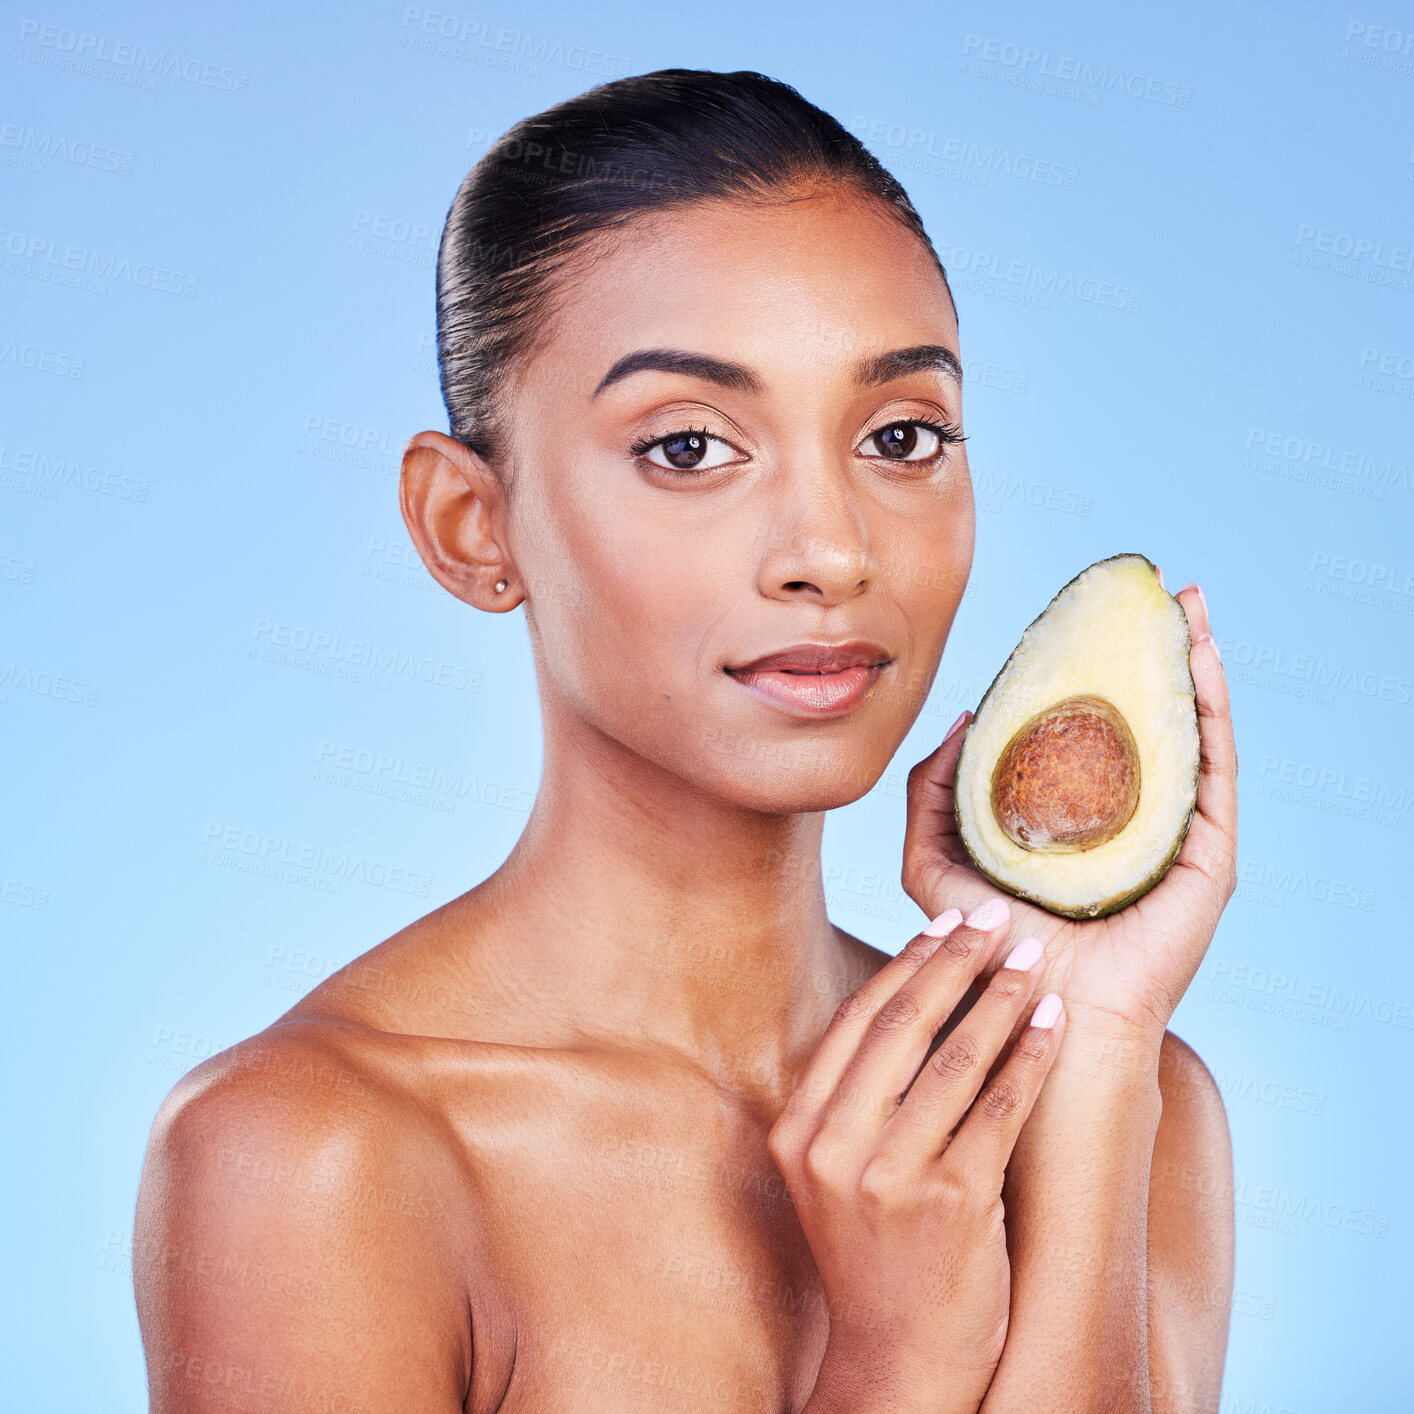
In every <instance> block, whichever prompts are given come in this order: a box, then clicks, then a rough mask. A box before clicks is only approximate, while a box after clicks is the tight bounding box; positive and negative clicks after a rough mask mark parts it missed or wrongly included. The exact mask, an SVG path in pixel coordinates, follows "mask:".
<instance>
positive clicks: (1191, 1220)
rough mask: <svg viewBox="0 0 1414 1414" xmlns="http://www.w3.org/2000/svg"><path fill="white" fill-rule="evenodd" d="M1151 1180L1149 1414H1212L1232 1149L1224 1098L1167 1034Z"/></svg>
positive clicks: (1223, 1317) (1229, 1271)
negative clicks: (1197, 1413)
mask: <svg viewBox="0 0 1414 1414" xmlns="http://www.w3.org/2000/svg"><path fill="white" fill-rule="evenodd" d="M1159 1094H1160V1097H1161V1100H1162V1104H1163V1110H1162V1114H1161V1117H1160V1119H1159V1127H1158V1133H1157V1135H1156V1136H1155V1140H1154V1158H1153V1165H1152V1167H1151V1169H1150V1175H1149V1243H1148V1247H1149V1293H1150V1301H1149V1309H1150V1315H1149V1344H1150V1368H1151V1371H1152V1372H1153V1384H1154V1391H1153V1393H1154V1409H1155V1411H1156V1414H1162V1411H1165V1410H1169V1409H1185V1410H1208V1409H1213V1410H1215V1409H1217V1407H1218V1400H1219V1396H1220V1393H1221V1384H1222V1368H1223V1359H1224V1356H1225V1353H1226V1350H1227V1331H1228V1318H1229V1315H1230V1313H1231V1307H1232V1282H1233V1262H1234V1236H1233V1169H1232V1139H1231V1135H1230V1133H1229V1130H1228V1121H1227V1111H1226V1110H1225V1109H1224V1107H1223V1101H1222V1092H1221V1091H1220V1090H1219V1088H1218V1084H1217V1082H1216V1081H1215V1080H1214V1079H1213V1076H1212V1073H1211V1072H1210V1071H1209V1070H1208V1067H1207V1066H1206V1065H1204V1063H1203V1061H1202V1059H1201V1058H1200V1057H1199V1056H1198V1054H1197V1052H1196V1051H1194V1050H1193V1048H1192V1047H1191V1046H1189V1045H1188V1044H1187V1043H1186V1042H1185V1041H1182V1040H1180V1039H1179V1038H1178V1037H1177V1036H1175V1035H1174V1034H1173V1033H1172V1032H1171V1031H1169V1032H1165V1033H1164V1039H1163V1043H1162V1045H1161V1047H1160V1050H1159Z"/></svg>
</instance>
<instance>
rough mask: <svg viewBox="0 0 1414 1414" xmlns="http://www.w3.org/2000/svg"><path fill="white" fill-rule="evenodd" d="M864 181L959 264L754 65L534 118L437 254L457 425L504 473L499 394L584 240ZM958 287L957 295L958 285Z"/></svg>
mask: <svg viewBox="0 0 1414 1414" xmlns="http://www.w3.org/2000/svg"><path fill="white" fill-rule="evenodd" d="M813 185H852V186H853V187H854V188H855V189H857V190H858V191H859V192H861V193H862V194H864V195H867V196H869V197H872V198H874V199H875V200H877V201H879V202H880V203H881V204H882V205H883V206H884V207H885V208H886V209H887V210H888V211H890V212H891V213H892V214H893V215H894V216H896V217H897V218H898V219H899V220H900V221H902V222H903V224H904V225H905V226H906V227H907V228H908V229H909V230H910V231H912V232H913V233H914V234H915V235H916V236H917V237H918V239H919V240H921V241H922V242H923V244H924V245H925V246H926V247H927V249H928V251H929V253H930V255H931V256H932V258H933V261H934V263H935V264H936V265H937V268H938V273H939V274H940V275H941V276H942V280H943V284H944V287H947V274H946V272H945V271H944V270H943V266H942V262H941V261H940V260H939V259H938V255H937V252H936V251H935V250H934V249H933V244H932V242H931V241H930V240H929V238H928V235H927V232H926V231H925V230H924V229H923V222H922V220H921V219H920V217H919V215H918V212H917V211H915V210H914V207H913V203H912V202H911V201H910V200H909V199H908V195H907V193H906V192H905V191H904V189H903V187H902V186H900V185H899V183H898V182H897V181H896V180H895V179H894V177H892V176H891V175H890V174H889V173H888V172H887V171H886V170H885V169H884V168H883V167H882V166H881V165H880V164H879V162H878V160H877V159H876V158H875V157H874V155H873V154H872V153H871V152H870V151H869V150H868V149H867V148H866V147H865V146H864V145H863V143H861V142H860V141H859V139H858V138H857V137H855V136H854V135H853V134H852V133H850V132H849V131H847V130H846V129H845V128H844V127H842V126H841V124H840V123H839V122H837V121H836V120H835V119H834V118H832V117H831V116H830V115H829V114H828V113H825V112H823V111H822V110H821V109H819V108H817V107H816V106H815V105H814V104H813V103H810V102H808V101H807V100H806V99H804V98H802V97H801V96H800V94H799V93H798V92H797V91H796V90H795V89H794V88H792V87H791V86H790V85H789V84H786V83H782V82H780V81H779V80H777V79H772V78H768V77H767V76H766V75H765V74H759V73H755V72H752V71H750V70H742V71H739V72H737V73H716V72H713V71H711V70H707V69H659V70H658V71H657V72H656V73H651V74H638V75H631V76H629V77H626V78H621V79H615V80H613V81H612V82H609V83H604V84H600V85H599V86H598V87H596V88H592V89H589V90H588V91H587V92H585V93H582V94H579V95H578V96H576V97H574V98H570V99H566V100H565V101H564V102H563V103H557V104H555V105H554V106H553V107H551V108H547V109H546V110H545V111H544V112H543V113H537V114H535V115H534V116H532V117H529V118H525V119H523V120H522V121H521V122H519V123H517V124H516V125H515V126H514V127H513V128H511V129H510V131H509V132H507V133H506V134H505V135H504V136H503V137H502V138H501V139H500V140H499V141H498V142H496V143H495V144H494V145H493V146H492V147H491V148H490V149H489V150H488V151H487V153H486V154H485V156H483V157H482V158H481V160H480V161H479V162H478V163H477V164H476V165H475V166H474V167H473V168H472V169H471V171H470V172H469V173H468V174H467V176H466V178H465V180H464V181H463V182H462V184H461V187H460V189H459V190H458V191H457V194H456V197H455V199H454V200H453V202H452V205H451V209H450V210H449V212H448V213H447V223H446V226H445V227H444V228H443V231H442V240H441V244H440V246H439V248H438V252H437V361H438V366H439V368H440V371H441V383H442V399H443V401H444V402H445V403H446V405H447V416H448V418H449V420H450V425H451V434H452V436H453V437H456V438H458V439H459V440H460V441H462V442H465V443H466V444H467V446H469V447H470V448H472V450H473V451H475V452H477V453H478V454H479V455H480V456H482V457H483V458H484V459H485V460H486V461H487V462H488V463H490V464H491V466H492V467H493V468H494V469H496V471H497V472H498V474H500V475H501V476H502V477H503V479H505V478H506V476H507V474H508V471H509V468H508V467H506V466H505V465H504V462H505V455H504V454H505V451H506V442H505V430H504V428H502V427H501V425H500V423H499V417H500V413H501V408H500V401H501V399H500V395H501V392H502V390H503V388H504V386H505V384H506V381H507V379H508V378H509V376H510V375H511V374H512V372H513V371H514V370H515V369H517V368H518V367H519V366H520V364H521V361H522V360H524V359H526V358H527V357H528V356H529V355H530V354H531V353H532V352H533V351H534V349H535V348H536V346H537V338H538V336H539V335H541V334H542V333H543V332H544V331H545V330H546V329H547V327H548V326H549V324H550V321H551V318H552V316H553V314H554V313H555V308H556V306H555V295H556V285H555V281H556V277H557V276H558V275H559V274H561V273H562V272H563V271H564V270H565V269H566V268H567V267H568V266H569V264H570V263H571V261H572V260H573V258H574V256H575V254H576V252H577V250H578V249H579V247H580V246H581V245H582V244H583V243H584V242H585V240H586V239H587V238H588V237H590V236H593V235H596V234H598V233H600V232H605V231H611V230H614V229H616V228H619V227H622V226H624V225H626V224H627V223H628V222H630V221H632V220H633V219H634V218H635V217H638V216H642V215H645V214H648V213H652V212H661V211H665V210H668V209H670V208H672V207H676V206H682V205H685V204H687V203H690V202H694V201H703V200H709V199H713V198H729V199H733V200H739V201H744V202H771V201H779V200H782V199H783V198H787V197H789V195H790V194H791V193H792V192H793V191H794V190H796V189H801V188H808V187H810V186H813ZM949 296H951V290H949Z"/></svg>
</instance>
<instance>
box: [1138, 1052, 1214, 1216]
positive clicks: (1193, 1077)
mask: <svg viewBox="0 0 1414 1414" xmlns="http://www.w3.org/2000/svg"><path fill="white" fill-rule="evenodd" d="M1159 1095H1160V1098H1161V1099H1162V1101H1163V1113H1162V1116H1161V1118H1160V1120H1159V1129H1158V1135H1157V1138H1156V1140H1155V1144H1154V1167H1153V1170H1152V1173H1151V1180H1150V1184H1151V1191H1155V1190H1156V1191H1158V1192H1161V1193H1163V1194H1165V1195H1166V1196H1170V1197H1171V1198H1172V1199H1173V1206H1176V1207H1183V1206H1185V1205H1184V1204H1183V1203H1182V1202H1181V1201H1180V1200H1179V1197H1178V1195H1179V1194H1182V1193H1195V1194H1197V1195H1198V1196H1200V1197H1205V1198H1214V1197H1216V1196H1218V1195H1219V1194H1221V1193H1227V1194H1228V1195H1229V1199H1230V1196H1231V1189H1232V1138H1231V1134H1230V1132H1229V1129H1228V1122H1227V1110H1226V1109H1225V1108H1224V1106H1223V1099H1222V1092H1221V1090H1219V1088H1218V1083H1217V1081H1216V1080H1214V1079H1213V1075H1212V1072H1211V1071H1210V1070H1209V1069H1208V1067H1207V1066H1206V1065H1204V1063H1203V1061H1202V1058H1201V1057H1200V1056H1199V1055H1198V1053H1197V1052H1196V1051H1195V1050H1194V1049H1193V1047H1192V1046H1190V1045H1189V1044H1188V1043H1187V1042H1186V1041H1183V1040H1181V1039H1180V1038H1179V1037H1177V1036H1175V1035H1174V1034H1173V1032H1172V1031H1165V1032H1164V1039H1163V1043H1162V1045H1161V1046H1160V1048H1159Z"/></svg>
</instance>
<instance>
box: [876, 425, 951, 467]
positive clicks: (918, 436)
mask: <svg viewBox="0 0 1414 1414" xmlns="http://www.w3.org/2000/svg"><path fill="white" fill-rule="evenodd" d="M963 441H966V438H964V437H963V435H962V429H961V428H960V427H958V426H957V424H956V423H952V422H931V421H929V420H928V419H927V418H926V417H905V418H900V419H899V420H898V421H897V422H890V423H887V424H886V425H885V426H883V427H880V428H879V429H878V430H877V431H875V432H871V433H870V434H869V435H868V436H867V437H866V438H865V439H864V441H863V442H861V443H860V448H861V450H862V449H863V448H866V447H869V446H871V445H872V446H873V447H874V448H875V449H876V450H875V451H874V452H873V453H870V452H868V451H865V452H864V455H865V456H866V457H867V456H871V455H872V456H874V457H876V458H878V459H881V460H884V461H896V462H927V461H933V460H934V459H935V458H936V457H939V456H941V455H942V452H943V448H944V447H945V446H948V445H951V444H953V443H957V442H963Z"/></svg>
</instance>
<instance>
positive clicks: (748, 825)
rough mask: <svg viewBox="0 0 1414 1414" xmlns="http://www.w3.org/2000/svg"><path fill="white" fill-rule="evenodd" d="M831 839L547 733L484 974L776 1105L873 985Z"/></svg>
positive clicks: (491, 901)
mask: <svg viewBox="0 0 1414 1414" xmlns="http://www.w3.org/2000/svg"><path fill="white" fill-rule="evenodd" d="M566 727H568V729H564V728H566ZM823 827H824V814H823V812H809V813H798V814H766V813H763V812H760V811H756V810H752V809H749V808H746V807H743V806H739V805H735V804H733V803H731V802H729V801H724V800H723V799H721V798H720V797H718V796H711V795H708V794H706V793H704V792H702V791H700V790H698V789H697V788H695V787H694V786H692V785H690V784H689V783H687V782H685V781H684V780H683V779H682V778H681V777H679V776H676V775H673V774H672V773H671V772H669V771H666V770H664V769H663V768H662V767H660V766H657V765H655V764H654V763H652V762H649V761H646V760H645V759H644V758H642V757H641V756H637V755H635V754H633V753H631V752H629V751H628V750H627V749H626V748H624V747H623V746H622V744H621V743H619V742H616V741H614V740H612V739H610V738H608V737H605V736H604V735H603V734H601V733H598V732H597V731H595V730H593V729H592V728H589V727H587V726H586V724H585V723H584V722H583V721H582V720H576V721H575V722H574V723H573V724H567V723H565V722H554V721H551V720H549V719H547V721H546V748H545V761H544V768H543V772H542V777H541V784H540V789H539V791H538V793H537V795H536V800H535V806H534V808H533V810H532V811H531V815H530V818H529V821H528V822H527V824H526V828H525V831H524V832H523V834H522V835H521V837H520V839H519V840H518V841H517V843H516V846H515V848H514V849H513V850H512V851H511V854H510V855H509V857H508V858H507V860H506V862H505V863H504V864H503V865H502V866H501V868H500V869H499V870H497V872H496V873H495V874H494V875H492V876H491V878H490V879H488V880H487V882H486V883H485V884H483V885H482V886H481V888H480V889H478V890H476V891H475V893H476V896H477V902H478V907H485V908H486V909H487V911H488V913H489V914H490V915H492V916H494V918H495V926H494V927H492V928H489V929H486V930H484V931H482V932H481V936H482V937H483V938H484V939H485V940H486V942H485V946H486V948H487V949H488V952H489V955H486V956H483V957H481V958H480V959H479V961H480V962H481V963H482V964H484V966H485V968H487V969H489V971H490V974H491V975H493V976H495V977H496V978H497V979H498V990H499V991H500V992H501V994H502V995H503V996H515V997H520V998H526V999H527V1000H528V1003H529V1005H530V1006H531V1007H533V1008H534V1010H535V1013H536V1016H537V1017H538V1018H539V1019H540V1021H541V1024H542V1026H544V1027H545V1028H546V1029H548V1024H549V1023H550V1022H551V1020H552V1018H553V1020H554V1021H555V1022H556V1023H558V1024H556V1025H555V1026H554V1029H555V1030H556V1031H564V1030H566V1029H567V1030H568V1031H569V1032H570V1033H571V1034H572V1035H574V1036H575V1037H577V1038H581V1039H588V1038H590V1037H594V1038H599V1039H604V1040H608V1041H611V1042H622V1043H625V1044H630V1045H636V1046H656V1047H664V1048H668V1049H670V1050H673V1051H677V1052H680V1053H682V1054H684V1055H685V1056H687V1057H688V1058H689V1059H690V1060H692V1061H694V1062H697V1063H699V1064H701V1065H702V1066H704V1067H705V1068H706V1069H708V1070H709V1071H711V1072H712V1073H713V1074H714V1075H718V1076H720V1077H721V1078H722V1079H723V1080H724V1081H733V1080H734V1081H735V1082H736V1083H738V1084H745V1085H752V1084H759V1085H762V1086H765V1087H766V1088H771V1089H774V1088H775V1084H776V1081H777V1080H778V1079H779V1078H780V1077H781V1076H783V1075H786V1074H789V1073H790V1071H791V1069H792V1068H793V1067H794V1066H796V1065H797V1064H798V1063H799V1061H800V1060H801V1059H802V1058H803V1055H804V1054H806V1053H808V1051H809V1049H810V1047H811V1046H812V1045H813V1043H814V1041H815V1040H816V1039H817V1038H818V1036H819V1033H820V1030H821V1029H822V1028H823V1026H824V1024H825V1023H826V1022H827V1021H828V1020H829V1017H830V1015H831V1013H832V1012H833V1010H834V1007H835V1005H836V1004H837V1002H838V1001H839V1000H840V998H841V997H842V996H843V995H845V993H847V992H848V991H850V990H852V989H853V988H854V987H855V986H857V985H859V983H860V982H861V981H862V980H863V977H862V976H860V975H857V974H858V972H859V968H860V963H859V960H858V958H857V957H855V958H851V956H850V955H849V953H847V951H846V948H847V946H848V945H847V944H846V943H845V942H844V941H843V940H842V939H841V937H840V934H839V933H838V932H837V931H836V930H835V929H834V927H833V926H832V925H831V923H830V921H829V918H828V917H827V915H826V909H825V894H824V885H823V880H822V877H821V870H820V841H821V834H822V830H823Z"/></svg>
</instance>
